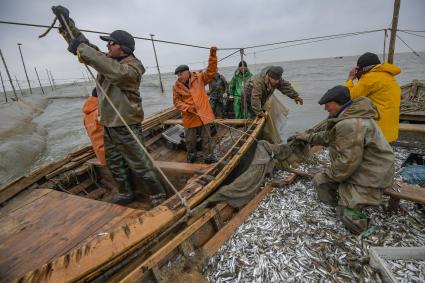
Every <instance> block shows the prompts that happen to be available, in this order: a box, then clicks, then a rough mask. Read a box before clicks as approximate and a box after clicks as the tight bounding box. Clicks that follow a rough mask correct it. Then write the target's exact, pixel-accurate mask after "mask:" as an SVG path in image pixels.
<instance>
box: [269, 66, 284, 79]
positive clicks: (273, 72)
mask: <svg viewBox="0 0 425 283" xmlns="http://www.w3.org/2000/svg"><path fill="white" fill-rule="evenodd" d="M282 74H283V68H282V67H280V66H272V67H270V69H269V70H268V71H267V75H268V76H269V77H270V78H272V79H274V80H280V79H281V78H282Z"/></svg>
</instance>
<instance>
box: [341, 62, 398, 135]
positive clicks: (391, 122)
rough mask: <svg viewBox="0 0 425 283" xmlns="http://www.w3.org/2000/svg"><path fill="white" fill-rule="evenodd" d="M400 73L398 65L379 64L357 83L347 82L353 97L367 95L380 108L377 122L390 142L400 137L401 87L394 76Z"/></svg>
mask: <svg viewBox="0 0 425 283" xmlns="http://www.w3.org/2000/svg"><path fill="white" fill-rule="evenodd" d="M399 73H400V68H399V67H397V66H396V65H393V64H390V63H384V64H379V65H376V66H375V67H374V68H373V69H372V70H370V71H369V72H367V73H365V74H363V75H362V76H361V77H360V80H359V81H358V83H357V84H356V85H354V83H353V81H352V80H347V82H346V84H345V85H346V86H347V87H348V89H349V90H350V96H351V99H356V98H358V97H360V96H366V97H368V98H369V99H370V100H371V101H372V103H373V104H374V105H375V106H376V107H377V108H378V110H379V113H380V114H381V119H380V120H378V121H377V123H378V126H379V128H380V129H381V131H382V133H383V134H384V136H385V138H386V139H387V141H388V142H392V141H395V140H397V138H398V126H399V118H400V98H401V89H400V86H399V85H398V83H397V81H396V79H395V78H394V76H396V75H398V74H399Z"/></svg>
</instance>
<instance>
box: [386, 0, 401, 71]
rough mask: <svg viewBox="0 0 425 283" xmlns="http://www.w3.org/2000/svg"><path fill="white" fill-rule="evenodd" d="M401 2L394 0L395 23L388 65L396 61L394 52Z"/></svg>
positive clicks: (392, 27) (392, 28)
mask: <svg viewBox="0 0 425 283" xmlns="http://www.w3.org/2000/svg"><path fill="white" fill-rule="evenodd" d="M400 1H401V0H394V12H393V22H392V25H391V37H390V46H389V49H388V63H391V64H392V63H393V61H394V50H395V40H396V34H397V26H398V14H399V11H400Z"/></svg>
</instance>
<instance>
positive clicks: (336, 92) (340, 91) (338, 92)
mask: <svg viewBox="0 0 425 283" xmlns="http://www.w3.org/2000/svg"><path fill="white" fill-rule="evenodd" d="M331 101H334V102H336V103H338V104H339V105H344V104H345V103H347V102H348V101H350V90H349V89H348V88H347V87H346V86H343V85H337V86H334V87H333V88H331V89H329V90H328V91H327V92H326V93H325V94H324V95H323V96H322V98H320V100H319V104H320V105H323V104H326V103H328V102H331Z"/></svg>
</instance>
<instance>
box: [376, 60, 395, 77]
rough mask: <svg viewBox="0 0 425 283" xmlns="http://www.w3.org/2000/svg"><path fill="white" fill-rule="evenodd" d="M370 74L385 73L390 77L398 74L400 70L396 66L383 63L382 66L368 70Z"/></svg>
mask: <svg viewBox="0 0 425 283" xmlns="http://www.w3.org/2000/svg"><path fill="white" fill-rule="evenodd" d="M370 71H371V72H386V73H388V74H390V75H392V76H396V75H398V74H400V72H401V69H400V68H399V67H397V66H396V65H393V64H390V63H388V62H385V63H384V64H379V65H376V66H375V68H373V69H372V70H370Z"/></svg>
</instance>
